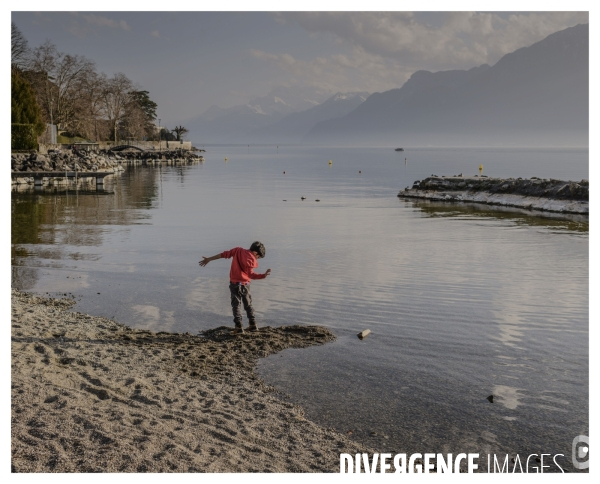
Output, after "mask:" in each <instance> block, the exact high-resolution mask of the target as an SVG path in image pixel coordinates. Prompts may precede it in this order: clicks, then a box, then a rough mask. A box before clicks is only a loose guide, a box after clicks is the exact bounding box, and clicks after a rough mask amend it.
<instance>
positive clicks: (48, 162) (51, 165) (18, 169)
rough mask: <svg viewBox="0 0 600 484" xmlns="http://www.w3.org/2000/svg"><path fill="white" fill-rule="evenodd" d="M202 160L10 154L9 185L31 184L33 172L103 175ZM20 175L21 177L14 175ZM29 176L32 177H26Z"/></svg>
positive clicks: (171, 155) (181, 155) (177, 154)
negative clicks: (138, 165) (127, 167)
mask: <svg viewBox="0 0 600 484" xmlns="http://www.w3.org/2000/svg"><path fill="white" fill-rule="evenodd" d="M203 161H204V157H202V156H201V155H198V154H197V153H194V152H191V151H185V150H168V151H166V150H165V151H140V150H134V149H131V150H124V151H120V152H113V151H110V150H100V151H84V150H55V151H50V152H49V153H48V154H41V153H38V152H31V153H13V154H12V155H11V169H12V174H13V178H12V183H13V185H15V184H33V183H34V178H35V174H36V173H40V172H44V173H49V172H56V173H57V174H58V173H66V172H82V173H90V172H99V173H100V172H102V173H109V174H110V173H113V174H114V173H118V172H120V171H123V167H122V165H123V164H130V163H150V164H158V163H168V164H170V163H196V162H203ZM16 173H18V174H21V173H22V174H23V176H17V175H15V174H16ZM28 173H31V176H28Z"/></svg>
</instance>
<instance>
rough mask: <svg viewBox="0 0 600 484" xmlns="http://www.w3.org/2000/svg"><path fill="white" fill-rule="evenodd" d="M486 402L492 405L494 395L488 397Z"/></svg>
mask: <svg viewBox="0 0 600 484" xmlns="http://www.w3.org/2000/svg"><path fill="white" fill-rule="evenodd" d="M487 400H488V402H490V403H494V395H490V396H489V397H487Z"/></svg>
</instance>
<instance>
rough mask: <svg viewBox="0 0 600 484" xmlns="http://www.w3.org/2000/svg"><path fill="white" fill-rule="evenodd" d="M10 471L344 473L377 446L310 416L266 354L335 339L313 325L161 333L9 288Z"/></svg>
mask: <svg viewBox="0 0 600 484" xmlns="http://www.w3.org/2000/svg"><path fill="white" fill-rule="evenodd" d="M11 303H12V318H11V325H12V343H11V352H12V355H11V356H12V358H11V362H12V364H11V366H12V382H11V393H12V400H11V401H12V412H11V438H12V449H11V450H12V470H13V472H339V454H340V453H342V452H345V453H349V454H355V453H358V452H371V450H370V449H366V448H365V447H364V446H359V445H358V444H356V443H355V442H352V441H351V440H349V439H348V438H347V436H345V435H342V434H340V433H337V432H336V431H334V430H333V429H325V428H322V427H320V426H318V425H317V424H315V423H313V422H310V421H308V420H306V419H305V418H304V412H303V410H302V408H300V407H298V406H296V405H293V404H291V403H287V402H286V401H285V398H282V395H279V396H277V390H276V389H275V388H273V387H270V386H268V385H266V384H265V383H264V382H263V381H262V380H261V379H260V378H259V377H258V376H257V374H256V373H255V366H256V362H257V361H258V359H259V358H261V357H265V356H268V355H270V354H273V353H276V352H278V351H281V350H283V349H285V348H292V347H294V348H303V347H308V346H312V345H322V344H325V343H327V342H330V341H333V340H334V339H335V336H334V335H333V334H332V333H331V332H330V331H329V330H327V329H326V328H321V327H317V326H282V327H277V328H269V327H267V328H262V329H261V331H259V332H258V333H249V334H245V335H242V336H235V337H234V336H231V335H230V328H225V327H219V328H215V329H212V330H209V331H206V332H204V333H201V334H200V335H192V334H189V333H185V334H176V333H165V332H159V333H153V332H150V331H144V330H137V329H131V328H128V327H126V326H124V325H122V324H119V323H116V322H115V321H112V320H109V319H106V318H101V317H93V316H90V315H87V314H82V313H78V312H74V311H71V308H72V306H73V305H74V301H73V300H70V299H51V298H45V297H40V296H36V295H32V294H28V293H23V292H19V291H16V290H14V289H13V290H12V294H11Z"/></svg>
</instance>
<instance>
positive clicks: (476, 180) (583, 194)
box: [398, 175, 589, 215]
mask: <svg viewBox="0 0 600 484" xmlns="http://www.w3.org/2000/svg"><path fill="white" fill-rule="evenodd" d="M398 197H401V198H420V199H427V200H435V201H453V202H476V203H485V204H487V205H501V206H505V207H518V208H525V209H530V210H543V211H548V212H561V213H576V214H583V215H588V214H589V182H588V180H581V181H579V182H573V181H563V180H555V179H549V178H538V177H531V178H529V179H526V178H491V177H486V176H473V177H463V176H462V175H458V176H441V177H440V176H436V175H431V176H430V177H427V178H425V179H424V180H417V181H415V182H414V184H413V186H412V187H406V188H405V189H404V190H402V191H400V193H398Z"/></svg>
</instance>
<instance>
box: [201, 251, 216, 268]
mask: <svg viewBox="0 0 600 484" xmlns="http://www.w3.org/2000/svg"><path fill="white" fill-rule="evenodd" d="M220 258H221V254H217V255H213V256H212V257H204V256H202V260H201V261H200V262H198V264H200V265H201V266H202V267H204V266H205V265H206V264H208V263H209V262H210V261H211V260H217V259H220Z"/></svg>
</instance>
